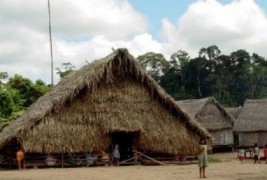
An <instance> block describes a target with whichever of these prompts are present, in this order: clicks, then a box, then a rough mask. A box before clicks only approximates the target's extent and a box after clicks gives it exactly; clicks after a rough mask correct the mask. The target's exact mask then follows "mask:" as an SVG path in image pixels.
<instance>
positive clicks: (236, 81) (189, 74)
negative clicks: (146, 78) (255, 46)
mask: <svg viewBox="0 0 267 180" xmlns="http://www.w3.org/2000/svg"><path fill="white" fill-rule="evenodd" d="M138 60H139V61H140V62H141V64H142V65H143V66H144V68H146V70H147V71H148V72H149V74H150V75H151V76H152V77H153V78H154V79H155V80H156V81H157V82H158V83H159V84H160V85H161V86H162V87H163V88H164V89H165V90H166V92H167V93H169V94H170V95H171V96H172V97H174V98H175V99H193V98H203V97H207V96H214V97H215V98H216V99H218V100H219V101H220V102H221V103H222V104H223V105H225V106H239V105H242V104H243V103H244V101H245V99H247V98H251V99H256V98H264V97H267V61H266V59H265V58H263V57H261V56H259V55H258V54H255V53H254V54H252V56H251V55H250V54H249V53H248V52H247V51H245V50H243V49H240V50H237V51H234V52H232V53H231V54H230V55H224V54H221V51H220V49H219V48H218V47H217V46H216V45H212V46H209V47H204V48H201V49H200V51H199V56H198V57H196V58H190V57H189V56H188V53H187V52H185V51H181V50H179V51H177V52H175V53H173V54H172V55H171V57H170V59H169V60H166V59H165V58H164V56H163V55H162V54H157V53H153V52H149V53H146V54H144V55H141V56H139V57H138Z"/></svg>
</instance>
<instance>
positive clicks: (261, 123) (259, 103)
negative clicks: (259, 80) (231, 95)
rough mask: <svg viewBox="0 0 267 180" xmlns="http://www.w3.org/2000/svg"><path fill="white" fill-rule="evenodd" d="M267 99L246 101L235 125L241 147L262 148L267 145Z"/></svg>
mask: <svg viewBox="0 0 267 180" xmlns="http://www.w3.org/2000/svg"><path fill="white" fill-rule="evenodd" d="M266 108H267V99H248V100H246V101H245V103H244V106H243V107H242V109H241V111H240V114H239V116H238V118H237V119H236V121H235V124H234V131H235V132H236V133H237V135H238V140H239V142H238V143H239V146H253V145H254V144H255V143H258V144H259V145H260V146H264V145H265V144H267V111H266Z"/></svg>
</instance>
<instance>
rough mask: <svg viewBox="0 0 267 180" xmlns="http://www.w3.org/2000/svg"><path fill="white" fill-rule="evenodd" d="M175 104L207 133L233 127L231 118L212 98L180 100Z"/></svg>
mask: <svg viewBox="0 0 267 180" xmlns="http://www.w3.org/2000/svg"><path fill="white" fill-rule="evenodd" d="M176 103H177V104H178V106H179V107H181V108H182V109H183V110H184V111H185V112H187V113H189V114H190V115H191V117H193V118H195V119H196V120H197V121H198V122H200V123H201V124H202V125H203V126H204V127H205V128H206V129H207V130H208V131H218V130H223V129H229V128H232V127H233V122H234V119H233V117H232V116H231V115H230V114H229V113H227V112H226V110H225V109H224V108H223V106H221V105H220V104H219V102H218V101H217V100H216V99H215V98H213V97H207V98H203V99H191V100H182V101H176Z"/></svg>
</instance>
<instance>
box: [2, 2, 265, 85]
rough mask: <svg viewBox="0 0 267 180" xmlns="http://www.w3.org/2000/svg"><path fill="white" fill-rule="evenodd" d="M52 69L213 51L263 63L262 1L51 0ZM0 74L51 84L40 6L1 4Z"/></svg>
mask: <svg viewBox="0 0 267 180" xmlns="http://www.w3.org/2000/svg"><path fill="white" fill-rule="evenodd" d="M50 5H51V21H52V39H53V55H54V76H55V82H58V81H59V77H58V75H57V74H56V70H55V68H57V67H59V68H60V67H61V64H62V63H65V62H70V63H71V64H73V65H74V66H75V67H76V68H77V69H79V68H81V67H82V66H83V65H86V61H88V62H92V61H93V60H95V59H98V58H102V57H105V56H106V55H108V54H109V53H111V52H112V48H114V49H116V48H127V49H128V50H129V52H130V53H131V54H133V55H134V56H135V57H137V56H138V55H142V54H144V53H146V52H151V51H152V52H156V53H162V54H164V56H165V57H166V59H169V57H170V55H171V54H172V53H174V52H176V51H178V50H184V51H186V52H188V53H189V55H190V56H191V57H196V56H197V54H198V51H199V49H200V48H202V47H208V46H210V45H217V46H218V47H219V49H220V50H221V51H222V53H223V54H226V55H228V54H230V53H231V52H233V51H236V50H238V49H244V50H246V51H248V52H249V53H251V54H252V53H258V54H259V55H261V56H264V57H267V50H266V47H267V1H266V0H164V1H162V0H75V1H73V0H50ZM0 24H1V26H0V72H7V73H8V75H9V77H12V76H13V75H14V74H20V75H22V76H24V77H26V78H29V79H31V80H32V81H35V80H37V79H41V80H43V81H45V82H46V83H50V82H51V69H50V67H51V66H50V62H51V60H50V49H49V34H48V8H47V0H34V1H33V0H23V1H22V0H0Z"/></svg>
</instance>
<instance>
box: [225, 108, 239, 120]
mask: <svg viewBox="0 0 267 180" xmlns="http://www.w3.org/2000/svg"><path fill="white" fill-rule="evenodd" d="M224 109H225V110H226V111H227V112H228V113H229V114H231V115H232V116H233V117H234V119H237V117H238V116H239V113H240V111H241V106H240V107H225V108H224Z"/></svg>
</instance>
